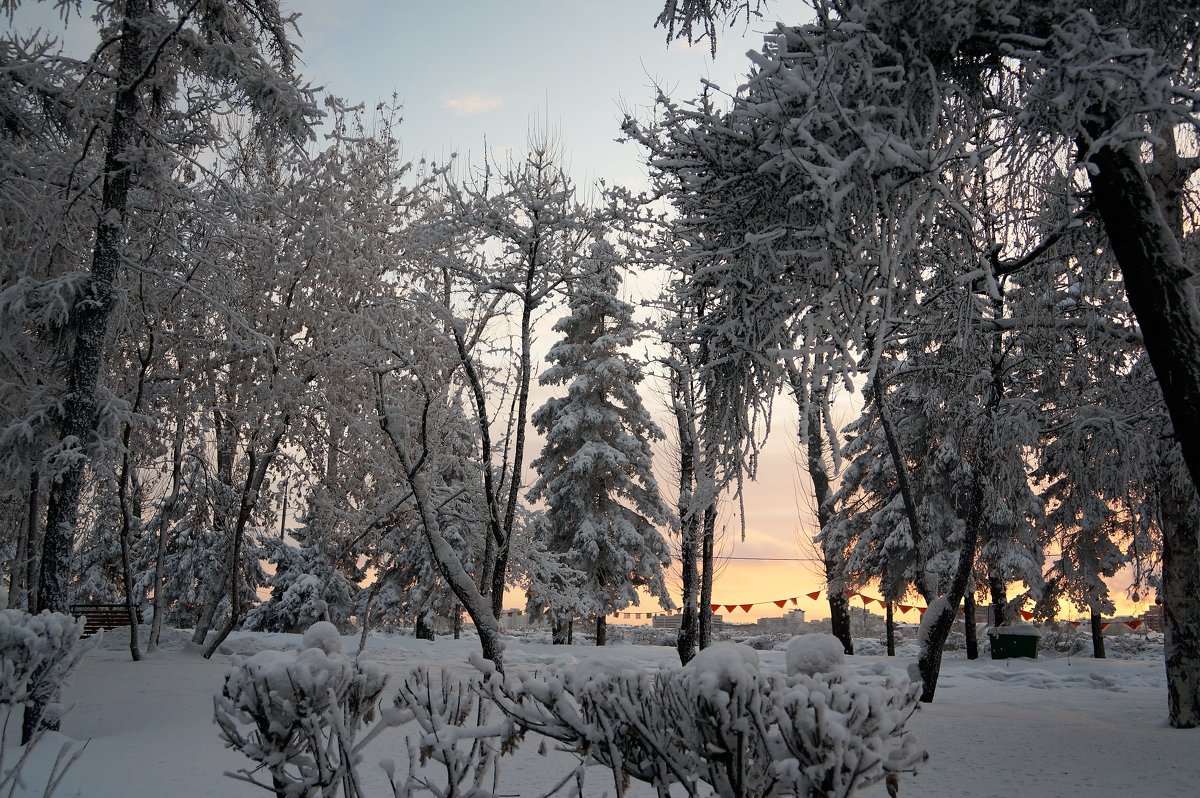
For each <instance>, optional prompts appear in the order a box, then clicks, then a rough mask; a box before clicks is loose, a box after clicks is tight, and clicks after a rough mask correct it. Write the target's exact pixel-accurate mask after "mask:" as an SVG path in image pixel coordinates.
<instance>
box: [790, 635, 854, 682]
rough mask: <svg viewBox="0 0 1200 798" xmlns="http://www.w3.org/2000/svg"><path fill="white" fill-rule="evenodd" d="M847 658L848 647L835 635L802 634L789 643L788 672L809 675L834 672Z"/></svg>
mask: <svg viewBox="0 0 1200 798" xmlns="http://www.w3.org/2000/svg"><path fill="white" fill-rule="evenodd" d="M845 659H846V649H845V647H844V646H843V645H842V641H841V640H838V639H837V638H836V637H834V636H833V635H826V634H811V635H801V636H800V637H796V638H793V639H792V642H790V643H788V647H787V672H788V673H789V674H796V673H804V674H808V675H809V676H812V675H814V674H818V673H832V672H833V671H835V670H837V669H838V668H839V667H841V665H842V662H844V661H845Z"/></svg>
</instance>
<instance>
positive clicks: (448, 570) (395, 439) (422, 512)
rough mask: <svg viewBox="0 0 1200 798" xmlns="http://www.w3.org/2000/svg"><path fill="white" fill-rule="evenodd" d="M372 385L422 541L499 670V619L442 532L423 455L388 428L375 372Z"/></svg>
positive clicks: (424, 429)
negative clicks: (425, 470) (405, 483)
mask: <svg viewBox="0 0 1200 798" xmlns="http://www.w3.org/2000/svg"><path fill="white" fill-rule="evenodd" d="M374 388H375V402H376V412H377V414H378V423H379V426H380V428H381V429H382V430H383V433H384V435H385V436H387V439H388V442H389V443H391V445H392V449H393V451H395V453H396V457H397V459H398V460H399V461H400V467H401V468H402V469H403V470H404V474H405V477H406V478H407V480H408V485H409V488H411V489H412V494H413V500H414V501H415V503H416V508H417V514H418V515H419V516H420V518H421V529H422V531H423V532H424V534H425V542H426V543H427V544H429V551H430V553H431V554H432V556H433V561H434V563H435V564H436V566H437V568H438V571H439V572H440V573H441V575H442V578H443V579H444V580H445V581H446V584H447V585H448V586H449V587H450V590H451V591H452V592H453V593H454V596H455V598H457V599H458V600H459V601H460V602H461V603H462V605H463V606H464V607H465V608H466V610H467V614H468V615H470V616H471V621H472V622H474V624H475V630H476V631H477V632H478V634H479V646H480V648H481V649H482V653H483V657H484V659H487V660H490V661H491V662H492V664H493V665H495V667H496V670H497V671H501V672H503V671H504V641H503V640H502V639H501V635H500V622H499V621H498V620H497V618H496V614H495V612H494V610H493V605H492V604H491V602H489V601H488V597H486V596H484V595H483V594H482V593H481V592H480V590H479V588H478V587H477V586H476V584H475V581H474V580H473V579H472V578H471V575H470V574H468V573H467V571H466V569H465V568H463V564H462V561H461V560H460V559H459V556H458V552H456V551H455V550H454V547H453V546H452V545H451V544H450V542H449V541H448V540H446V536H445V534H444V533H443V532H442V525H441V521H439V520H438V514H437V508H436V506H435V505H434V499H433V492H432V491H431V490H430V487H429V480H428V479H427V477H426V475H425V473H424V472H423V471H422V467H423V466H424V464H425V463H424V459H425V458H424V457H423V456H419V457H416V458H414V457H413V455H412V452H411V451H410V450H409V448H408V444H407V443H406V442H404V441H403V440H402V439H401V438H400V437H399V436H398V435H397V434H396V432H395V430H393V429H392V425H391V420H390V417H389V415H388V412H387V407H386V406H385V404H384V401H383V397H384V392H383V376H382V375H380V374H376V375H375V385H374ZM432 401H433V400H432V397H430V396H428V395H427V396H426V397H425V399H424V408H423V410H422V413H421V425H420V428H421V437H422V440H421V445H422V446H423V447H425V448H427V447H428V443H429V442H428V434H429V430H428V418H429V407H430V405H431V404H432Z"/></svg>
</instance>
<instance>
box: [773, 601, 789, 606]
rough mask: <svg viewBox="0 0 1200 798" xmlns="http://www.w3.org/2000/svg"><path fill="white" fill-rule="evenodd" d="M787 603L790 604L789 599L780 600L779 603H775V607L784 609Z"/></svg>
mask: <svg viewBox="0 0 1200 798" xmlns="http://www.w3.org/2000/svg"><path fill="white" fill-rule="evenodd" d="M787 603H788V600H787V599H780V600H779V601H776V602H775V606H776V607H782V606H783V605H785V604H787Z"/></svg>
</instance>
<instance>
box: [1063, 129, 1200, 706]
mask: <svg viewBox="0 0 1200 798" xmlns="http://www.w3.org/2000/svg"><path fill="white" fill-rule="evenodd" d="M1101 132H1103V130H1102V129H1101V128H1100V127H1099V126H1098V125H1097V126H1096V128H1095V129H1091V130H1088V131H1087V133H1088V134H1089V136H1088V138H1087V139H1081V141H1080V143H1079V146H1080V150H1081V152H1082V153H1083V154H1084V157H1085V158H1086V159H1087V160H1088V161H1089V162H1090V163H1091V165H1092V166H1093V167H1095V168H1094V169H1092V170H1091V171H1090V172H1089V177H1090V180H1091V184H1092V188H1093V190H1094V193H1095V201H1096V207H1097V209H1098V210H1099V212H1100V218H1101V220H1102V221H1103V222H1104V229H1105V232H1106V233H1107V234H1108V241H1109V246H1110V247H1111V248H1112V252H1113V255H1114V256H1115V257H1116V259H1117V263H1118V264H1119V265H1120V267H1121V276H1122V277H1123V278H1124V282H1125V292H1126V294H1127V296H1128V297H1129V304H1130V306H1131V307H1132V308H1133V312H1134V315H1136V316H1137V321H1138V326H1139V327H1141V330H1142V339H1143V341H1144V342H1145V347H1146V354H1147V355H1148V356H1149V358H1150V363H1151V365H1152V366H1153V367H1154V373H1155V376H1156V377H1157V378H1158V383H1159V387H1160V388H1161V390H1162V394H1163V399H1164V401H1165V402H1166V406H1167V411H1168V412H1169V413H1170V416H1171V425H1172V427H1173V428H1174V432H1175V439H1176V440H1177V441H1178V442H1179V447H1180V450H1181V452H1182V454H1183V459H1184V462H1185V463H1186V464H1187V470H1188V473H1189V475H1190V477H1191V487H1192V488H1193V490H1195V489H1196V488H1197V486H1200V309H1198V308H1197V305H1196V297H1195V286H1194V284H1193V283H1194V281H1195V269H1194V268H1193V267H1192V266H1191V265H1190V264H1188V263H1187V262H1186V261H1185V260H1184V257H1183V251H1182V249H1181V247H1180V243H1179V240H1178V238H1177V237H1176V233H1175V232H1174V231H1173V230H1172V229H1171V224H1170V222H1169V221H1168V217H1167V216H1166V215H1164V213H1163V209H1162V205H1161V204H1160V202H1159V198H1157V197H1156V196H1155V194H1154V191H1153V190H1152V188H1151V185H1150V182H1149V180H1148V179H1147V176H1146V172H1145V170H1144V168H1143V166H1142V163H1141V158H1140V156H1139V153H1138V151H1137V149H1136V148H1135V146H1134V145H1126V146H1123V147H1114V146H1105V147H1099V148H1096V149H1095V151H1094V152H1093V151H1091V147H1090V145H1091V141H1092V140H1094V139H1095V138H1097V137H1098V135H1099V134H1100V133H1101ZM1168 552H1169V554H1168ZM1168 556H1169V557H1170V558H1171V559H1172V564H1171V565H1170V566H1169V567H1170V568H1171V570H1172V577H1168V576H1167V574H1166V571H1167V569H1168V565H1167V563H1166V560H1167V558H1168ZM1163 560H1164V566H1163V571H1164V573H1163V581H1164V585H1165V583H1166V582H1167V581H1168V580H1169V579H1171V578H1173V580H1174V587H1173V589H1172V591H1171V594H1170V595H1168V594H1167V591H1166V590H1165V589H1164V595H1163V603H1164V614H1165V615H1166V616H1167V617H1168V618H1170V619H1171V621H1170V622H1168V624H1167V628H1168V629H1170V628H1171V626H1172V625H1174V627H1175V630H1174V633H1172V632H1171V631H1168V633H1167V636H1166V660H1167V682H1168V695H1169V700H1168V704H1169V721H1170V724H1171V725H1172V726H1174V727H1177V728H1191V727H1193V726H1196V725H1197V724H1198V723H1200V598H1198V596H1200V591H1197V589H1196V588H1197V587H1198V586H1200V585H1197V582H1198V581H1200V576H1198V575H1200V547H1198V546H1197V543H1196V528H1195V526H1194V525H1192V524H1186V525H1180V526H1175V527H1173V528H1170V529H1168V528H1166V525H1165V524H1164V529H1163Z"/></svg>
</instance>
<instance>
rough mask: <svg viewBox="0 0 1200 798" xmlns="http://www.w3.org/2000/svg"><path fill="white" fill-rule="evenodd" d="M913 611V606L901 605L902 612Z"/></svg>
mask: <svg viewBox="0 0 1200 798" xmlns="http://www.w3.org/2000/svg"><path fill="white" fill-rule="evenodd" d="M911 610H912V605H911V604H901V605H900V612H910V611H911Z"/></svg>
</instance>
